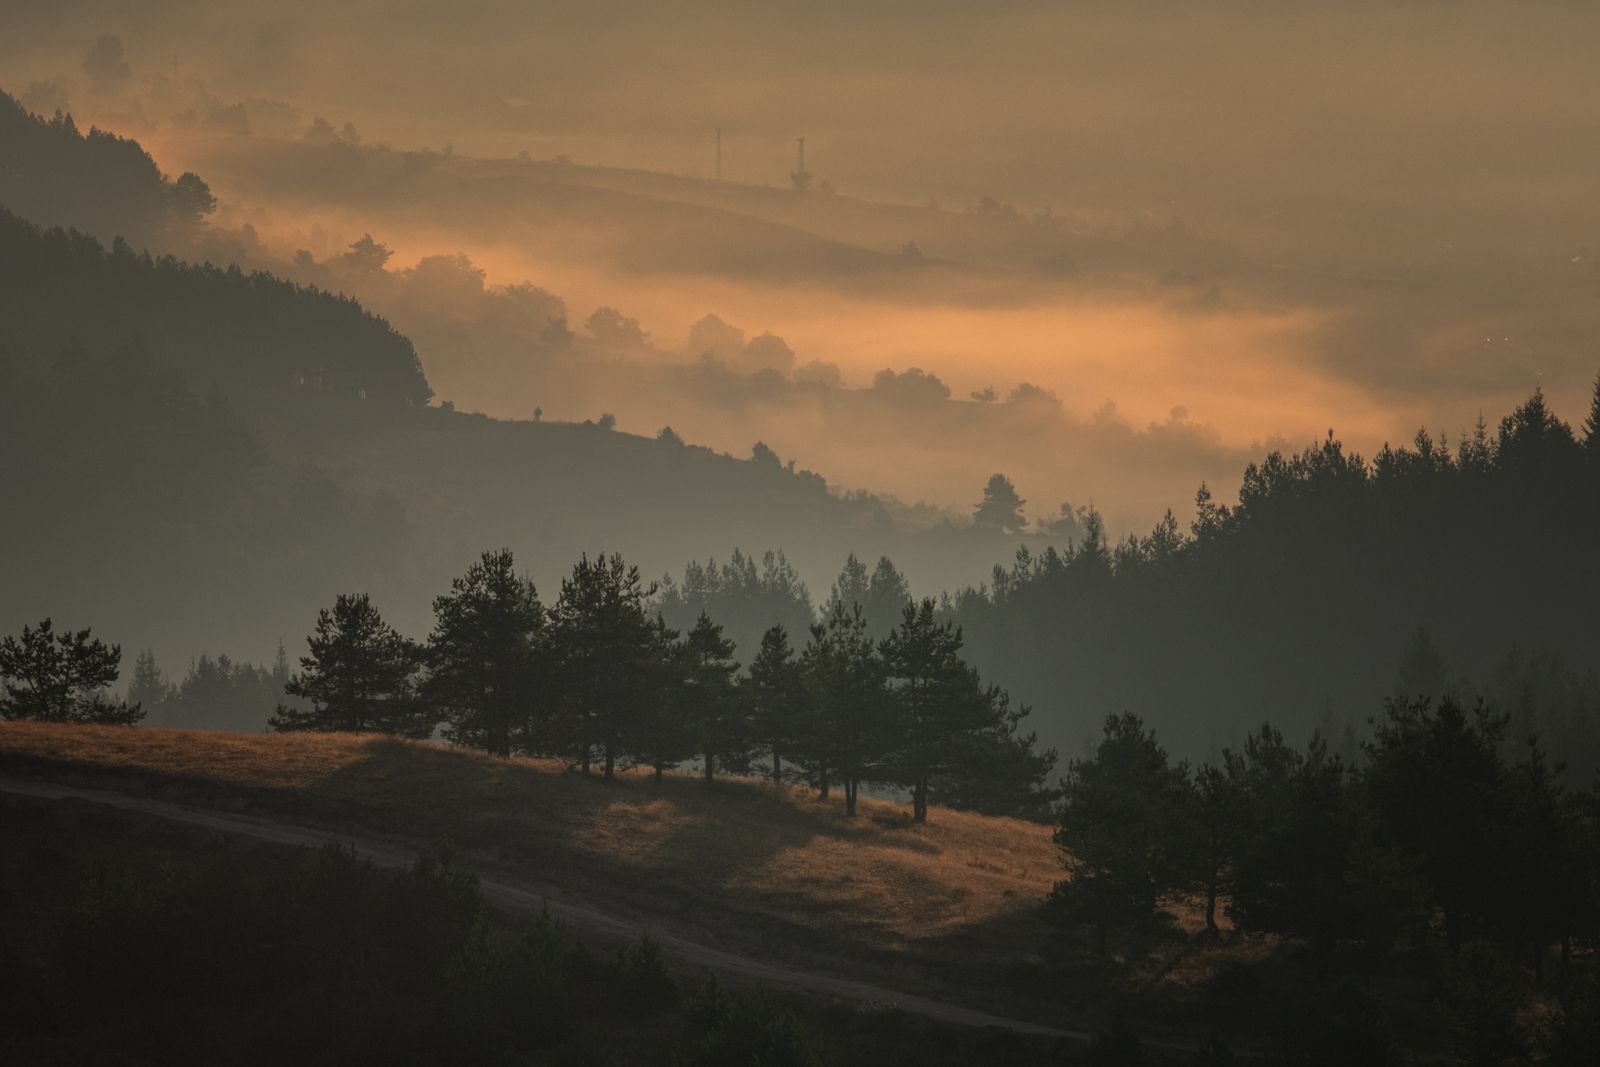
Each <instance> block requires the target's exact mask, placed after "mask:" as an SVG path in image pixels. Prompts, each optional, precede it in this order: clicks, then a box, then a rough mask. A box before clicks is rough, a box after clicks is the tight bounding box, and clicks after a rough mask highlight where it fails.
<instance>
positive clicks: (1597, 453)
mask: <svg viewBox="0 0 1600 1067" xmlns="http://www.w3.org/2000/svg"><path fill="white" fill-rule="evenodd" d="M1583 449H1584V452H1585V453H1587V454H1588V457H1589V462H1590V464H1597V463H1600V374H1596V375H1595V379H1594V392H1593V395H1592V396H1590V398H1589V414H1588V415H1587V416H1585V417H1584V420H1583Z"/></svg>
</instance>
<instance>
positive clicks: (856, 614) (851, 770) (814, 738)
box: [798, 606, 894, 817]
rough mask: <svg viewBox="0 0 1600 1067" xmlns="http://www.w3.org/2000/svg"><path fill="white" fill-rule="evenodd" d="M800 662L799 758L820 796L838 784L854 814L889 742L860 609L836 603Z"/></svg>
mask: <svg viewBox="0 0 1600 1067" xmlns="http://www.w3.org/2000/svg"><path fill="white" fill-rule="evenodd" d="M800 665H801V672H802V674H803V676H804V678H805V683H806V691H807V694H808V696H809V701H808V705H809V706H808V715H807V716H806V722H805V724H804V726H803V729H802V733H803V735H804V743H803V746H802V748H801V749H800V751H799V753H798V755H799V762H800V763H801V765H802V766H803V767H804V768H805V770H806V772H807V774H808V776H809V777H810V779H811V781H812V782H814V783H815V784H816V786H817V789H818V791H819V793H820V794H821V796H822V797H823V798H824V799H825V798H826V797H827V796H828V792H829V789H830V787H831V785H832V783H833V782H835V781H837V782H839V783H840V784H841V785H842V786H843V787H844V804H845V814H846V815H849V816H851V817H854V816H855V813H856V796H857V793H858V791H859V788H860V785H861V783H862V782H863V781H864V780H867V779H868V778H869V777H871V776H872V775H873V774H874V773H875V772H877V771H879V770H881V768H882V761H883V757H884V755H885V754H886V753H887V752H888V751H889V749H890V748H891V747H892V745H893V743H894V723H893V719H892V717H891V708H890V702H889V700H888V699H887V693H886V691H885V688H884V674H883V661H882V660H881V659H880V658H879V656H878V654H877V648H876V646H875V645H874V644H873V642H872V639H871V637H869V636H868V635H867V620H866V617H865V616H864V615H863V614H862V612H861V608H860V607H859V606H857V607H854V608H851V609H848V610H847V609H846V608H844V607H843V606H840V607H838V608H835V609H834V611H833V612H832V613H831V614H829V615H828V617H827V618H826V619H824V620H823V621H822V622H820V623H818V624H816V625H815V626H813V627H812V628H811V640H810V641H809V642H808V643H807V644H806V648H805V651H804V652H803V653H801V656H800Z"/></svg>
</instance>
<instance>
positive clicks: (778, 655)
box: [744, 626, 806, 785]
mask: <svg viewBox="0 0 1600 1067" xmlns="http://www.w3.org/2000/svg"><path fill="white" fill-rule="evenodd" d="M744 694H745V698H746V699H747V700H748V702H749V705H750V725H751V733H752V736H753V738H754V739H755V741H756V742H757V743H758V744H760V745H761V746H762V747H763V748H764V749H765V751H766V753H767V755H769V756H770V757H771V758H772V784H773V785H782V784H783V759H784V756H785V755H786V754H787V755H791V756H792V755H793V753H794V751H795V749H796V747H798V745H799V743H800V736H801V733H800V731H801V723H802V715H803V713H804V704H805V699H806V692H805V679H804V678H803V676H802V675H801V673H800V663H799V661H798V660H797V659H796V658H795V654H794V649H793V648H792V647H790V645H789V633H788V631H787V630H785V629H784V628H783V627H782V626H773V627H772V628H771V629H769V630H768V631H767V632H766V633H764V634H762V635H761V648H760V650H759V651H758V652H757V653H756V655H755V658H754V659H752V660H751V661H750V674H749V677H748V679H746V681H745V683H744Z"/></svg>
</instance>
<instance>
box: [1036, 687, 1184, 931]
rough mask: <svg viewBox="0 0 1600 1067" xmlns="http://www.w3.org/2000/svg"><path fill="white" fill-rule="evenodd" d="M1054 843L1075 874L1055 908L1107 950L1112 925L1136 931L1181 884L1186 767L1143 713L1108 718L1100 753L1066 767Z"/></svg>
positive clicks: (1055, 896) (1060, 918)
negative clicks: (1171, 756) (1173, 759)
mask: <svg viewBox="0 0 1600 1067" xmlns="http://www.w3.org/2000/svg"><path fill="white" fill-rule="evenodd" d="M1064 788H1065V796H1064V797H1063V799H1062V803H1061V807H1060V822H1059V823H1058V825H1057V827H1056V833H1055V842H1056V844H1057V845H1058V846H1059V847H1060V848H1061V853H1062V863H1063V864H1064V865H1065V866H1066V868H1067V870H1068V872H1069V873H1070V874H1071V877H1070V878H1069V879H1067V880H1065V881H1061V882H1057V883H1056V885H1055V889H1054V891H1053V892H1052V893H1051V896H1050V914H1051V916H1052V918H1053V919H1054V921H1056V922H1057V923H1059V924H1061V925H1063V926H1068V927H1076V926H1091V927H1093V928H1094V930H1095V934H1096V939H1097V942H1098V944H1099V950H1100V954H1101V955H1104V954H1105V952H1106V949H1107V945H1108V940H1109V937H1110V934H1111V932H1112V931H1113V930H1127V931H1132V930H1137V929H1139V928H1141V927H1143V926H1145V925H1147V924H1148V923H1150V922H1151V921H1152V920H1153V919H1154V918H1155V915H1156V904H1157V902H1158V901H1159V900H1160V899H1161V897H1162V896H1164V895H1165V894H1167V893H1169V892H1171V891H1172V890H1173V889H1175V888H1177V887H1178V886H1179V885H1180V884H1182V881H1183V876H1184V872H1185V862H1184V860H1185V855H1186V848H1187V842H1186V841H1185V835H1184V823H1183V820H1182V818H1181V816H1182V813H1183V810H1184V804H1185V802H1186V800H1187V798H1188V786H1187V775H1186V773H1185V770H1184V768H1183V767H1182V766H1178V767H1174V766H1172V765H1171V764H1170V763H1168V761H1167V752H1166V749H1164V748H1162V747H1161V745H1160V744H1158V743H1157V742H1156V737H1155V734H1154V733H1153V732H1151V731H1148V730H1146V729H1145V727H1144V723H1143V722H1142V721H1141V720H1140V719H1139V717H1138V716H1137V715H1133V714H1131V713H1126V712H1125V713H1123V714H1122V715H1113V716H1110V717H1108V718H1107V719H1106V722H1105V728H1104V733H1103V736H1102V737H1101V739H1100V744H1099V747H1098V748H1097V749H1096V750H1095V754H1094V755H1093V756H1092V757H1090V758H1088V759H1081V760H1073V761H1072V763H1071V764H1070V765H1069V766H1068V768H1067V778H1066V782H1065V786H1064Z"/></svg>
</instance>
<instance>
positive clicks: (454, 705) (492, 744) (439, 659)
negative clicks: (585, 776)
mask: <svg viewBox="0 0 1600 1067" xmlns="http://www.w3.org/2000/svg"><path fill="white" fill-rule="evenodd" d="M433 611H434V619H435V622H434V630H433V634H432V636H431V637H430V638H429V639H428V649H427V663H428V677H427V681H426V683H425V684H424V688H423V696H424V698H425V699H426V700H427V701H428V702H429V704H430V705H431V706H432V707H433V708H435V709H436V711H437V712H438V714H439V715H440V716H441V717H442V718H443V720H444V722H445V736H446V737H447V738H448V739H450V740H451V741H454V742H456V743H457V744H464V745H470V746H473V747H477V748H482V749H484V750H486V751H487V752H489V753H490V754H492V755H496V756H509V755H511V753H512V751H513V750H514V749H520V750H522V751H531V750H535V749H536V748H537V747H538V746H539V745H540V744H541V742H542V741H543V739H544V738H543V735H544V731H543V730H542V729H541V728H542V727H543V726H545V723H544V722H543V721H542V719H541V718H540V716H539V715H538V714H537V712H538V706H537V703H538V700H539V698H540V697H541V695H542V692H541V690H542V688H543V681H544V671H545V663H546V656H545V613H544V608H543V606H542V605H540V603H539V595H538V591H537V590H535V589H534V586H533V583H532V582H531V581H528V580H527V579H526V578H522V577H519V576H518V575H517V573H516V568H515V562H514V561H513V559H512V556H511V550H510V549H501V550H500V551H498V552H485V553H484V554H483V556H482V558H481V559H479V560H478V561H477V562H476V563H474V564H473V565H472V566H471V567H469V568H467V573H466V574H464V575H463V576H461V577H460V578H456V579H453V580H452V581H451V583H450V592H449V593H447V594H445V595H444V596H441V597H438V598H437V599H435V600H434V602H433Z"/></svg>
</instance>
